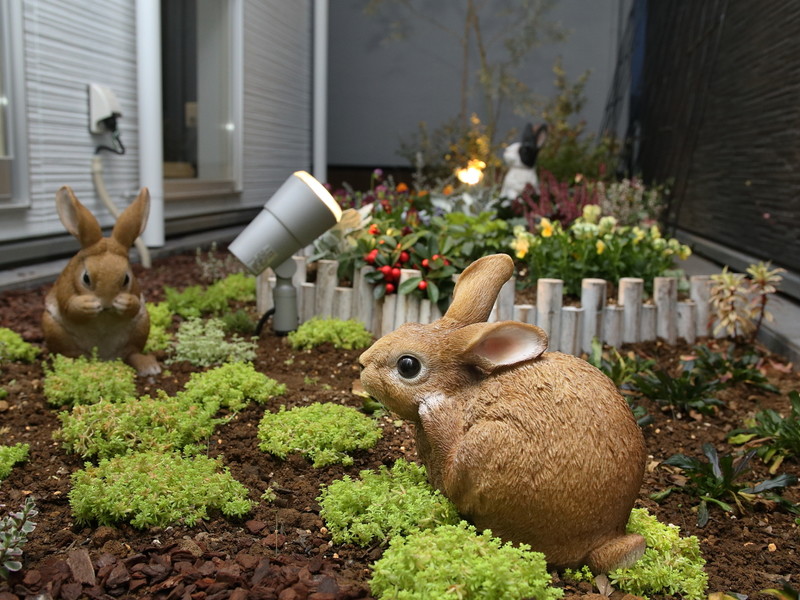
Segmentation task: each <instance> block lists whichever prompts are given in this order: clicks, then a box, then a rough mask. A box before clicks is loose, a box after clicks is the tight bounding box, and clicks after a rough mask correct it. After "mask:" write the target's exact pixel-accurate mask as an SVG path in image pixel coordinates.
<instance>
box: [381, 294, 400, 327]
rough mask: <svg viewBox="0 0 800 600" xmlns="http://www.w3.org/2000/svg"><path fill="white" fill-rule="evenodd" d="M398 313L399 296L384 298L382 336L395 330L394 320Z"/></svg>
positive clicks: (390, 295) (392, 295)
mask: <svg viewBox="0 0 800 600" xmlns="http://www.w3.org/2000/svg"><path fill="white" fill-rule="evenodd" d="M396 312H397V294H389V295H387V296H384V297H383V314H382V315H381V336H384V335H386V334H388V333H391V332H393V331H394V330H395V326H394V318H395V313H396Z"/></svg>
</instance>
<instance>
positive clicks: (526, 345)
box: [463, 321, 548, 373]
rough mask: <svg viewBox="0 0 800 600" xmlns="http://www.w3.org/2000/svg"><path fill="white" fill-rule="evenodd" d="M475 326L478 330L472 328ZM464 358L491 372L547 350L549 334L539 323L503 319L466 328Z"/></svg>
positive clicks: (535, 356)
mask: <svg viewBox="0 0 800 600" xmlns="http://www.w3.org/2000/svg"><path fill="white" fill-rule="evenodd" d="M470 329H475V332H474V333H473V332H470V331H469V330H470ZM463 331H464V335H469V334H471V337H470V338H467V340H466V344H465V350H464V358H465V359H466V360H467V362H469V363H470V364H473V365H476V366H478V367H480V368H481V369H483V370H484V371H487V372H489V373H491V372H493V371H494V370H495V369H498V368H500V367H509V366H512V365H516V364H519V363H522V362H525V361H529V360H533V359H534V358H537V357H538V356H540V355H541V354H542V353H543V352H544V351H545V350H547V341H548V340H547V334H546V333H545V332H544V330H543V329H541V328H540V327H536V325H528V324H527V323H520V322H518V321H501V322H500V323H486V324H480V325H474V326H473V327H469V328H465V329H464V330H463Z"/></svg>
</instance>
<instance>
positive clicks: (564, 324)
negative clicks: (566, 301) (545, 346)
mask: <svg viewBox="0 0 800 600" xmlns="http://www.w3.org/2000/svg"><path fill="white" fill-rule="evenodd" d="M583 312H584V311H583V308H582V307H579V306H565V307H564V308H562V309H561V341H560V342H559V345H558V347H559V350H560V351H561V352H564V353H566V354H572V355H573V356H578V355H579V354H580V353H581V333H582V325H583Z"/></svg>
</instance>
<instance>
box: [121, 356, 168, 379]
mask: <svg viewBox="0 0 800 600" xmlns="http://www.w3.org/2000/svg"><path fill="white" fill-rule="evenodd" d="M125 362H126V363H128V364H129V365H130V366H132V367H133V368H134V369H136V372H137V373H138V374H139V375H142V376H144V375H158V374H159V373H161V365H159V364H158V361H157V360H156V357H155V356H153V355H152V354H140V353H138V352H134V353H133V354H129V355H128V357H127V358H126V359H125Z"/></svg>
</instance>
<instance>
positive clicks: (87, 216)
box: [56, 185, 103, 248]
mask: <svg viewBox="0 0 800 600" xmlns="http://www.w3.org/2000/svg"><path fill="white" fill-rule="evenodd" d="M56 210H57V211H58V217H59V218H60V219H61V222H62V223H63V224H64V227H66V229H67V231H69V232H70V233H71V234H72V235H74V236H75V237H76V238H78V241H79V242H80V244H81V248H88V247H89V246H92V245H94V244H96V243H97V242H99V241H100V240H101V239H102V237H103V230H102V229H100V223H98V222H97V219H96V218H95V216H94V215H93V214H92V213H91V212H89V209H88V208H86V207H85V206H84V205H83V204H81V203H80V201H79V200H78V199H77V198H76V197H75V194H74V193H73V192H72V189H71V188H70V187H69V186H67V185H65V186H63V187H62V188H61V189H59V190H58V192H56Z"/></svg>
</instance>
